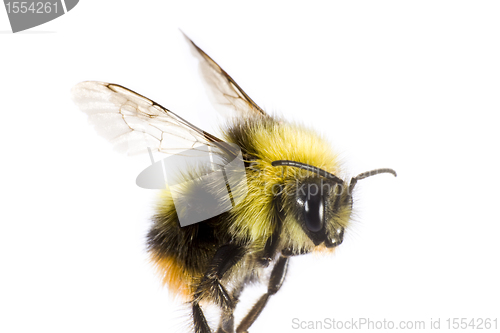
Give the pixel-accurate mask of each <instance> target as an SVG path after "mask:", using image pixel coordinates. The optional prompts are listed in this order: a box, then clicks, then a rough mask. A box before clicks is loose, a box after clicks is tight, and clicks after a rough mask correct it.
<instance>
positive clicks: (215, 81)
mask: <svg viewBox="0 0 500 333" xmlns="http://www.w3.org/2000/svg"><path fill="white" fill-rule="evenodd" d="M184 37H186V39H187V41H188V43H189V44H190V45H191V46H192V48H191V50H192V53H193V54H194V55H195V56H196V57H197V58H198V59H199V60H200V71H201V73H202V76H203V78H204V81H205V86H206V88H207V92H208V95H209V97H210V99H211V101H212V103H213V104H214V106H215V108H216V109H217V111H218V112H219V113H221V114H223V115H225V116H227V115H228V114H231V113H233V114H234V113H235V112H236V114H235V116H238V117H249V116H254V115H260V116H267V113H266V112H265V111H264V110H262V109H261V108H260V107H259V106H258V105H257V104H256V103H255V102H254V101H253V100H252V99H251V98H250V96H248V95H247V94H246V93H245V92H244V91H243V89H241V87H240V86H239V85H238V84H237V83H236V82H235V81H234V80H233V78H232V77H231V76H229V74H227V73H226V72H225V71H224V70H223V69H222V68H221V67H220V66H219V65H218V64H217V63H216V62H215V61H214V60H213V59H212V58H210V57H209V56H208V55H207V54H206V53H205V52H204V51H203V50H202V49H200V48H199V47H198V46H197V45H196V44H195V43H194V42H193V41H192V40H191V39H189V38H188V37H187V36H186V35H184Z"/></svg>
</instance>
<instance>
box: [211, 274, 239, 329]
mask: <svg viewBox="0 0 500 333" xmlns="http://www.w3.org/2000/svg"><path fill="white" fill-rule="evenodd" d="M245 283H246V281H244V282H243V283H241V284H240V285H239V286H237V287H235V288H234V289H233V292H232V293H231V298H232V300H233V309H232V310H231V311H230V312H229V311H227V312H225V311H222V314H221V318H220V322H219V327H218V329H217V333H234V316H233V312H234V309H235V308H236V304H237V303H238V301H239V299H240V294H241V292H242V291H243V287H244V286H245Z"/></svg>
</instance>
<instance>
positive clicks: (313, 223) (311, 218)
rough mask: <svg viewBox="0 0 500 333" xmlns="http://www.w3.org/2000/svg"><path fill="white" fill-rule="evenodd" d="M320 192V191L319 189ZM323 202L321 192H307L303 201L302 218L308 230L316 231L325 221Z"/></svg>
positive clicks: (321, 227)
mask: <svg viewBox="0 0 500 333" xmlns="http://www.w3.org/2000/svg"><path fill="white" fill-rule="evenodd" d="M320 192H321V191H320ZM324 213H325V204H324V200H323V194H322V193H316V194H310V193H309V194H308V196H307V197H306V199H305V202H304V219H305V221H306V227H307V229H308V230H309V231H312V232H318V231H320V230H321V229H323V224H324V223H325V221H324V219H325V214H324Z"/></svg>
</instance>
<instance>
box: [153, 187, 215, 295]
mask: <svg viewBox="0 0 500 333" xmlns="http://www.w3.org/2000/svg"><path fill="white" fill-rule="evenodd" d="M218 218H220V217H218ZM219 224H220V222H219V221H218V219H217V218H215V219H209V220H207V221H203V222H200V223H196V224H192V225H188V226H184V227H181V226H180V224H179V221H178V218H177V213H176V211H175V206H174V204H173V201H172V199H171V197H170V195H169V193H168V191H165V192H164V193H163V195H162V198H161V200H160V202H159V205H158V209H157V214H156V215H155V216H154V217H153V225H152V226H151V229H150V231H149V233H148V235H147V247H148V251H149V254H150V258H151V261H152V263H153V264H154V265H155V267H156V269H157V271H158V274H159V275H160V278H161V280H162V282H163V284H164V285H167V286H168V288H169V290H170V291H172V292H173V293H174V294H176V295H179V296H181V297H189V296H190V295H192V294H193V293H194V292H195V290H193V288H194V285H195V284H196V283H197V282H199V280H200V279H201V277H202V276H203V274H204V273H205V271H206V270H207V267H208V265H209V263H210V260H211V259H212V257H213V256H214V254H215V252H216V251H217V248H218V247H220V246H221V245H222V244H223V242H224V241H225V239H224V237H221V234H220V232H218V231H217V226H218V225H219Z"/></svg>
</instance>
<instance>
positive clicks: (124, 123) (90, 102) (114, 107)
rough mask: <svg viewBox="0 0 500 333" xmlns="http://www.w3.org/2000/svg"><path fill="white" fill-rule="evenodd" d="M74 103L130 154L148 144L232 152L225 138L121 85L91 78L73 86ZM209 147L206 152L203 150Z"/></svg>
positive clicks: (173, 151)
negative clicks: (204, 129)
mask: <svg viewBox="0 0 500 333" xmlns="http://www.w3.org/2000/svg"><path fill="white" fill-rule="evenodd" d="M72 96H73V100H74V102H75V103H76V104H77V105H78V106H79V108H80V109H81V110H82V111H84V112H85V113H87V114H88V116H89V121H90V123H92V124H93V125H94V127H95V129H96V131H97V132H98V134H99V135H101V136H103V137H105V138H106V139H108V140H109V141H111V142H112V143H113V144H114V146H115V149H116V150H118V151H121V152H124V153H127V154H129V155H134V154H138V153H143V152H147V149H148V147H149V148H151V149H152V150H156V151H159V152H162V153H166V154H176V153H179V152H182V151H184V150H188V149H196V147H200V146H204V147H206V146H207V145H208V146H213V147H218V148H221V147H222V150H223V151H224V152H225V153H227V154H229V155H232V154H233V153H232V151H230V150H227V149H226V148H225V146H224V143H223V142H222V140H220V139H218V138H217V137H215V136H213V135H211V134H209V133H207V132H205V131H203V130H201V129H199V128H198V127H196V126H194V125H193V124H191V123H189V122H187V121H186V120H184V119H182V118H181V117H179V116H178V115H176V114H175V113H173V112H171V111H169V110H168V109H166V108H164V107H162V106H161V105H159V104H157V103H155V102H154V101H152V100H150V99H148V98H146V97H144V96H142V95H140V94H138V93H136V92H134V91H132V90H130V89H127V88H125V87H122V86H120V85H117V84H112V83H105V82H97V81H87V82H81V83H79V84H77V85H76V86H75V87H73V89H72ZM205 150H206V148H204V150H203V151H202V153H203V152H204V151H205Z"/></svg>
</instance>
